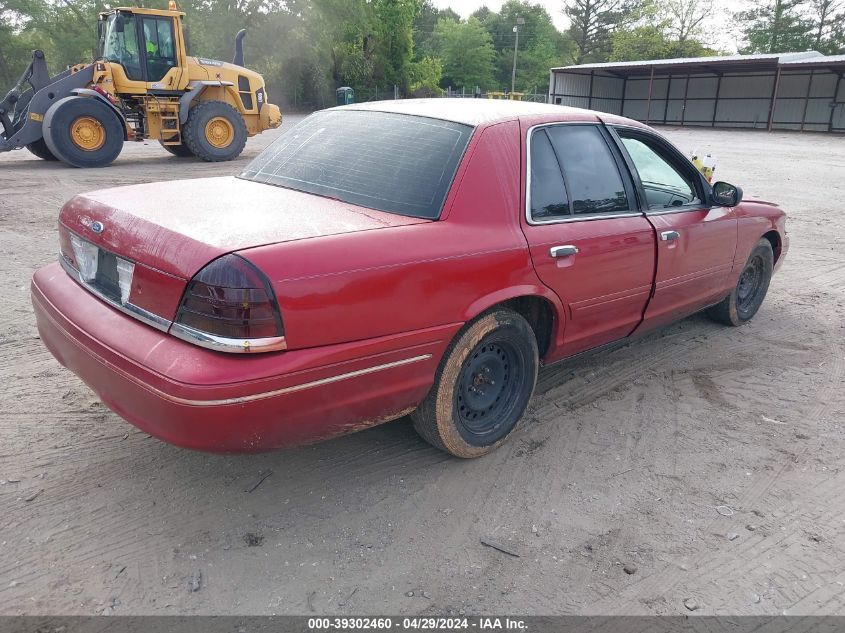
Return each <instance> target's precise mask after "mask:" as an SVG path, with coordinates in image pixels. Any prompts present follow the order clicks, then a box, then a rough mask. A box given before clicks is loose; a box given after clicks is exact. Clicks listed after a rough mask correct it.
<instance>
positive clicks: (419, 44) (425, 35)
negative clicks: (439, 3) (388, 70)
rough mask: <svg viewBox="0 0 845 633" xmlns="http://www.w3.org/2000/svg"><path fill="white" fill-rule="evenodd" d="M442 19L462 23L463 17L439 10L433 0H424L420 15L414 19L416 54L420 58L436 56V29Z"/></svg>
mask: <svg viewBox="0 0 845 633" xmlns="http://www.w3.org/2000/svg"><path fill="white" fill-rule="evenodd" d="M441 19H446V20H452V21H453V22H460V21H461V16H459V15H458V14H457V13H455V12H454V11H453V10H452V9H449V8H447V9H438V8H437V7H435V6H434V3H433V2H432V0H423V2H422V4H421V5H420V10H419V13H417V17H416V18H414V54H415V55H417V56H419V57H420V58H423V57H426V56H431V55H434V54H435V51H434V45H433V38H434V29H435V27H437V23H438V22H439V21H440V20H441Z"/></svg>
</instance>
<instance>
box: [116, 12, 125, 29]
mask: <svg viewBox="0 0 845 633" xmlns="http://www.w3.org/2000/svg"><path fill="white" fill-rule="evenodd" d="M114 30H115V32H116V33H123V31H124V30H125V26H124V20H123V16H122V15H120V14H119V13H118V14H117V15H116V16H115V17H114Z"/></svg>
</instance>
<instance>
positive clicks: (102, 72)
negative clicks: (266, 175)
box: [0, 0, 282, 167]
mask: <svg viewBox="0 0 845 633" xmlns="http://www.w3.org/2000/svg"><path fill="white" fill-rule="evenodd" d="M184 17H185V14H184V13H183V12H181V11H177V10H176V3H175V2H173V1H172V0H171V2H170V9H169V10H166V11H165V10H157V9H143V8H138V7H133V8H117V9H112V10H110V11H107V12H104V13H101V14H100V18H99V22H98V29H97V32H98V39H99V50H98V55H97V60H96V61H95V62H94V63H92V64H79V65H77V66H73V67H72V68H69V69H68V70H66V71H65V72H63V73H61V74H59V75H56V76H55V77H50V75H49V73H48V72H47V63H46V60H45V58H44V53H43V52H42V51H40V50H37V51H33V54H32V62H31V63H30V65H29V67H28V68H27V69H26V71H25V72H24V74H23V75H22V76H21V78H20V80H19V81H18V84H17V85H16V86H15V87H14V88H12V90H11V91H10V92H9V93H8V94H7V95H6V98H5V99H4V100H3V101H2V102H0V124H2V132H0V152H3V151H9V150H13V149H19V148H22V147H26V148H28V149H29V150H30V151H31V152H32V153H33V154H35V155H36V156H38V157H39V158H43V159H45V160H61V161H63V162H65V163H67V164H69V165H73V166H75V167H102V166H104V165H108V164H109V163H111V162H112V161H113V160H114V159H115V158H117V156H118V155H119V154H120V151H121V149H122V148H123V142H124V141H143V140H145V139H153V140H157V141H158V142H159V143H161V145H162V147H164V149H166V150H167V151H168V152H170V153H171V154H174V155H176V156H185V157H186V156H196V157H197V158H200V159H202V160H205V161H224V160H232V159H234V158H237V157H238V156H239V155H240V153H241V151H242V150H243V148H244V144H245V143H246V139H247V137H249V136H254V135H256V134H260V133H261V132H263V131H264V130H267V129H271V128H276V127H279V125H281V122H282V115H281V112H280V111H279V108H278V106H275V105H273V104H270V103H267V95H266V92H265V86H264V79H263V78H262V77H261V75H259V74H258V73H256V72H253V71H251V70H248V69H246V68H244V67H243V65H244V60H243V37H244V35H245V31H241V32H240V33H238V35H237V37H236V39H235V55H234V60H233V61H232V63H231V64H230V63H226V62H221V61H217V60H214V59H206V58H203V57H189V56H188V54H187V51H186V45H185V34H184V31H183V28H182V26H183V20H184Z"/></svg>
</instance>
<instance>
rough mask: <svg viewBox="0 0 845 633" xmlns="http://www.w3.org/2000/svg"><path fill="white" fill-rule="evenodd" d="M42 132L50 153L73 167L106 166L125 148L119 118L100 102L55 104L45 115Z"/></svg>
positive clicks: (77, 99)
mask: <svg viewBox="0 0 845 633" xmlns="http://www.w3.org/2000/svg"><path fill="white" fill-rule="evenodd" d="M42 129H43V130H44V141H45V143H46V145H47V148H48V149H49V150H50V152H51V153H52V154H53V155H54V156H55V157H56V158H58V159H59V160H61V161H62V162H64V163H67V164H68V165H72V166H74V167H105V166H106V165H108V164H110V163H112V162H113V161H114V159H115V158H117V157H118V155H119V154H120V151H121V150H122V149H123V131H124V130H123V124H122V122H121V121H120V117H119V116H118V115H117V114H116V113H114V112H113V111H112V110H111V109H110V108H109V106H107V105H106V104H105V103H103V102H102V101H99V100H97V99H92V98H88V97H75V96H74V97H65V98H64V99H60V100H59V101H56V103H54V104H53V105H51V106H50V109H49V110H47V112H46V114H45V115H44V123H43V125H42Z"/></svg>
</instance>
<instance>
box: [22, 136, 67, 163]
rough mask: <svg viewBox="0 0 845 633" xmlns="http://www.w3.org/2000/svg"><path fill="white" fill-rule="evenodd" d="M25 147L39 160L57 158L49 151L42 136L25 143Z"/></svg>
mask: <svg viewBox="0 0 845 633" xmlns="http://www.w3.org/2000/svg"><path fill="white" fill-rule="evenodd" d="M26 148H27V149H28V150H29V151H30V152H32V153H33V154H35V155H36V156H37V157H38V158H40V159H41V160H51V161H52V160H59V159H58V158H56V156H55V155H54V154H53V152H51V151H50V148H49V147H47V143H45V142H44V139H43V138H40V139H38V140H37V141H33V142H32V143H30V144H29V145H27V146H26Z"/></svg>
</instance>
